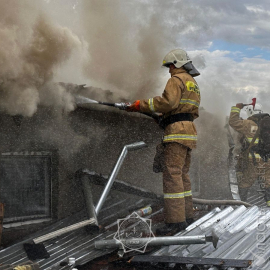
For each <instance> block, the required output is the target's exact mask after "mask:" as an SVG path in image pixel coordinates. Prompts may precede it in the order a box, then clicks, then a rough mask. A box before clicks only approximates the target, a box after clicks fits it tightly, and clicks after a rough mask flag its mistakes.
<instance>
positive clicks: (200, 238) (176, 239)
mask: <svg viewBox="0 0 270 270" xmlns="http://www.w3.org/2000/svg"><path fill="white" fill-rule="evenodd" d="M206 242H212V238H211V237H206V236H205V235H196V236H167V237H150V238H130V239H123V240H121V241H119V240H117V239H110V240H99V241H96V242H95V248H96V249H110V248H121V247H122V245H125V246H128V247H132V246H137V247H138V246H144V245H147V246H170V245H190V244H205V243H206Z"/></svg>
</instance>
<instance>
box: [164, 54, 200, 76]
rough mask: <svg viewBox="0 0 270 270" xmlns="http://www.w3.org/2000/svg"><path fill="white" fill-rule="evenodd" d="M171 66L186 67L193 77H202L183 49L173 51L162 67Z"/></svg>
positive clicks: (167, 55)
mask: <svg viewBox="0 0 270 270" xmlns="http://www.w3.org/2000/svg"><path fill="white" fill-rule="evenodd" d="M171 64H173V65H175V67H176V68H180V67H184V68H185V69H186V70H187V72H188V73H189V74H190V75H191V76H193V77H195V76H199V75H200V72H199V71H198V70H197V69H196V68H195V67H194V65H193V64H192V61H191V59H190V58H189V56H188V54H187V52H186V51H184V50H182V49H175V50H172V51H170V52H169V53H167V54H166V55H165V57H164V59H163V64H162V66H164V67H169V66H170V65H171Z"/></svg>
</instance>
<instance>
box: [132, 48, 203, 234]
mask: <svg viewBox="0 0 270 270" xmlns="http://www.w3.org/2000/svg"><path fill="white" fill-rule="evenodd" d="M163 66H165V67H167V68H169V73H170V74H171V78H170V79H169V80H168V82H167V85H166V87H165V90H164V92H163V93H162V96H157V97H154V98H150V99H148V100H137V101H135V102H134V103H133V104H132V105H131V106H130V107H129V108H128V109H127V111H134V112H143V113H162V117H163V123H164V129H165V130H164V138H163V145H164V162H163V170H162V172H163V192H164V217H165V226H164V227H163V228H160V229H159V230H157V232H156V234H158V235H168V234H172V233H175V232H177V231H180V230H183V229H185V228H186V227H187V224H190V223H192V222H193V204H192V192H191V183H190V178H189V175H188V172H189V167H190V160H191V150H192V149H194V148H195V147H196V141H197V132H196V128H195V125H194V123H193V120H194V119H196V118H198V117H199V105H200V90H199V87H198V84H197V82H196V81H195V80H194V78H193V77H195V76H198V75H200V73H199V72H198V70H197V69H196V68H195V67H194V65H193V64H192V61H191V60H190V58H189V56H188V54H187V53H186V52H185V51H184V50H181V49H176V50H172V51H170V52H169V53H168V54H167V55H166V56H165V57H164V60H163Z"/></svg>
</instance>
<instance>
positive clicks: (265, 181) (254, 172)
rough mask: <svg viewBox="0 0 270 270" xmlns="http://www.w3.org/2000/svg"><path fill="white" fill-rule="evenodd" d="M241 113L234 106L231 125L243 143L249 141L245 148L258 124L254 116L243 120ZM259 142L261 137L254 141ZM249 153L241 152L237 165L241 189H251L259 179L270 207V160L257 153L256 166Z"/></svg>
mask: <svg viewBox="0 0 270 270" xmlns="http://www.w3.org/2000/svg"><path fill="white" fill-rule="evenodd" d="M239 114H240V108H238V107H232V109H231V114H230V118H229V125H230V126H231V127H232V128H233V129H234V130H236V131H238V132H239V133H240V143H242V145H243V144H245V142H247V145H246V146H245V145H243V146H244V150H245V148H247V147H248V145H249V143H250V142H252V139H253V137H254V136H255V134H256V132H257V130H258V125H257V124H256V123H255V122H254V121H253V120H252V116H251V117H249V118H248V119H246V120H243V119H241V118H240V117H239ZM258 142H259V139H258V138H257V139H256V140H255V141H254V145H255V144H258ZM247 154H248V155H244V154H243V152H242V153H240V156H239V159H238V162H237V166H236V170H237V175H238V176H237V181H238V187H239V191H241V190H242V191H244V190H245V189H246V190H247V189H249V188H250V187H251V186H252V185H253V184H254V182H255V181H256V179H259V180H260V182H261V185H262V186H264V190H265V201H266V203H267V206H269V207H270V162H269V161H268V162H264V161H263V160H262V159H261V157H260V155H259V154H255V157H256V162H257V165H256V166H255V165H254V163H253V161H252V155H251V154H250V153H247ZM247 157H248V160H247ZM246 196H247V194H246ZM241 199H242V198H241Z"/></svg>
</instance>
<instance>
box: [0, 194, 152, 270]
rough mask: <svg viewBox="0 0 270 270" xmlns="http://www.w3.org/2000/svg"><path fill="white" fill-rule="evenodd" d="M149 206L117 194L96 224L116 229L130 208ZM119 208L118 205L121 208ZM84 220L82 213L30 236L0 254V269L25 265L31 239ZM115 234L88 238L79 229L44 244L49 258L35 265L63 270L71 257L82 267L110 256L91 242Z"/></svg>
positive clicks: (146, 202) (135, 197)
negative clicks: (104, 256)
mask: <svg viewBox="0 0 270 270" xmlns="http://www.w3.org/2000/svg"><path fill="white" fill-rule="evenodd" d="M112 193H115V192H112ZM151 202H153V201H152V200H150V199H143V198H140V197H138V196H131V195H130V194H128V195H126V194H121V198H120V199H119V194H117V196H115V197H113V196H110V197H109V198H107V201H106V202H105V205H104V207H103V209H102V210H101V212H100V215H99V222H100V224H108V221H110V223H109V225H108V227H112V226H113V225H115V224H114V223H115V221H116V220H117V218H123V217H125V216H127V215H128V214H129V211H130V210H131V208H133V210H135V209H139V208H141V207H144V206H146V205H149V204H151ZM119 205H121V207H120V206H119ZM128 209H129V211H128ZM85 219H86V213H85V212H84V211H82V212H80V213H78V214H76V215H73V216H71V217H69V218H66V219H64V220H61V221H59V222H57V223H55V224H53V225H51V226H49V227H48V228H46V229H44V230H42V231H40V232H38V233H35V234H32V235H31V236H29V238H27V239H25V240H23V241H21V242H19V243H17V244H14V245H12V246H10V247H8V248H6V249H3V250H1V251H0V265H2V264H3V265H9V264H13V265H17V264H20V263H22V262H25V261H28V260H29V259H28V257H27V254H26V253H25V251H24V248H23V244H24V243H30V242H32V239H33V238H36V237H38V236H41V235H44V234H47V233H49V232H53V231H56V230H58V229H60V228H64V227H67V226H69V225H71V224H74V223H76V222H79V221H81V220H85ZM112 222H113V223H112ZM114 234H115V232H112V231H105V232H103V233H93V234H91V233H89V232H87V231H86V230H85V229H84V228H81V229H78V230H76V231H73V232H71V233H68V234H64V235H61V236H59V237H57V238H54V239H51V240H48V241H46V242H44V246H45V248H46V250H47V251H48V253H49V254H50V258H48V259H41V260H36V261H35V262H36V263H38V264H39V266H40V268H41V269H44V270H45V269H64V268H67V267H68V268H70V266H63V267H62V266H60V263H61V262H67V261H68V258H71V257H72V258H75V259H76V265H83V264H85V263H87V262H89V261H91V260H93V259H95V258H97V257H100V256H102V255H105V254H108V253H110V252H111V251H108V250H96V249H95V247H94V242H95V241H96V240H98V239H106V238H108V237H109V238H112V237H113V235H114Z"/></svg>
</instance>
